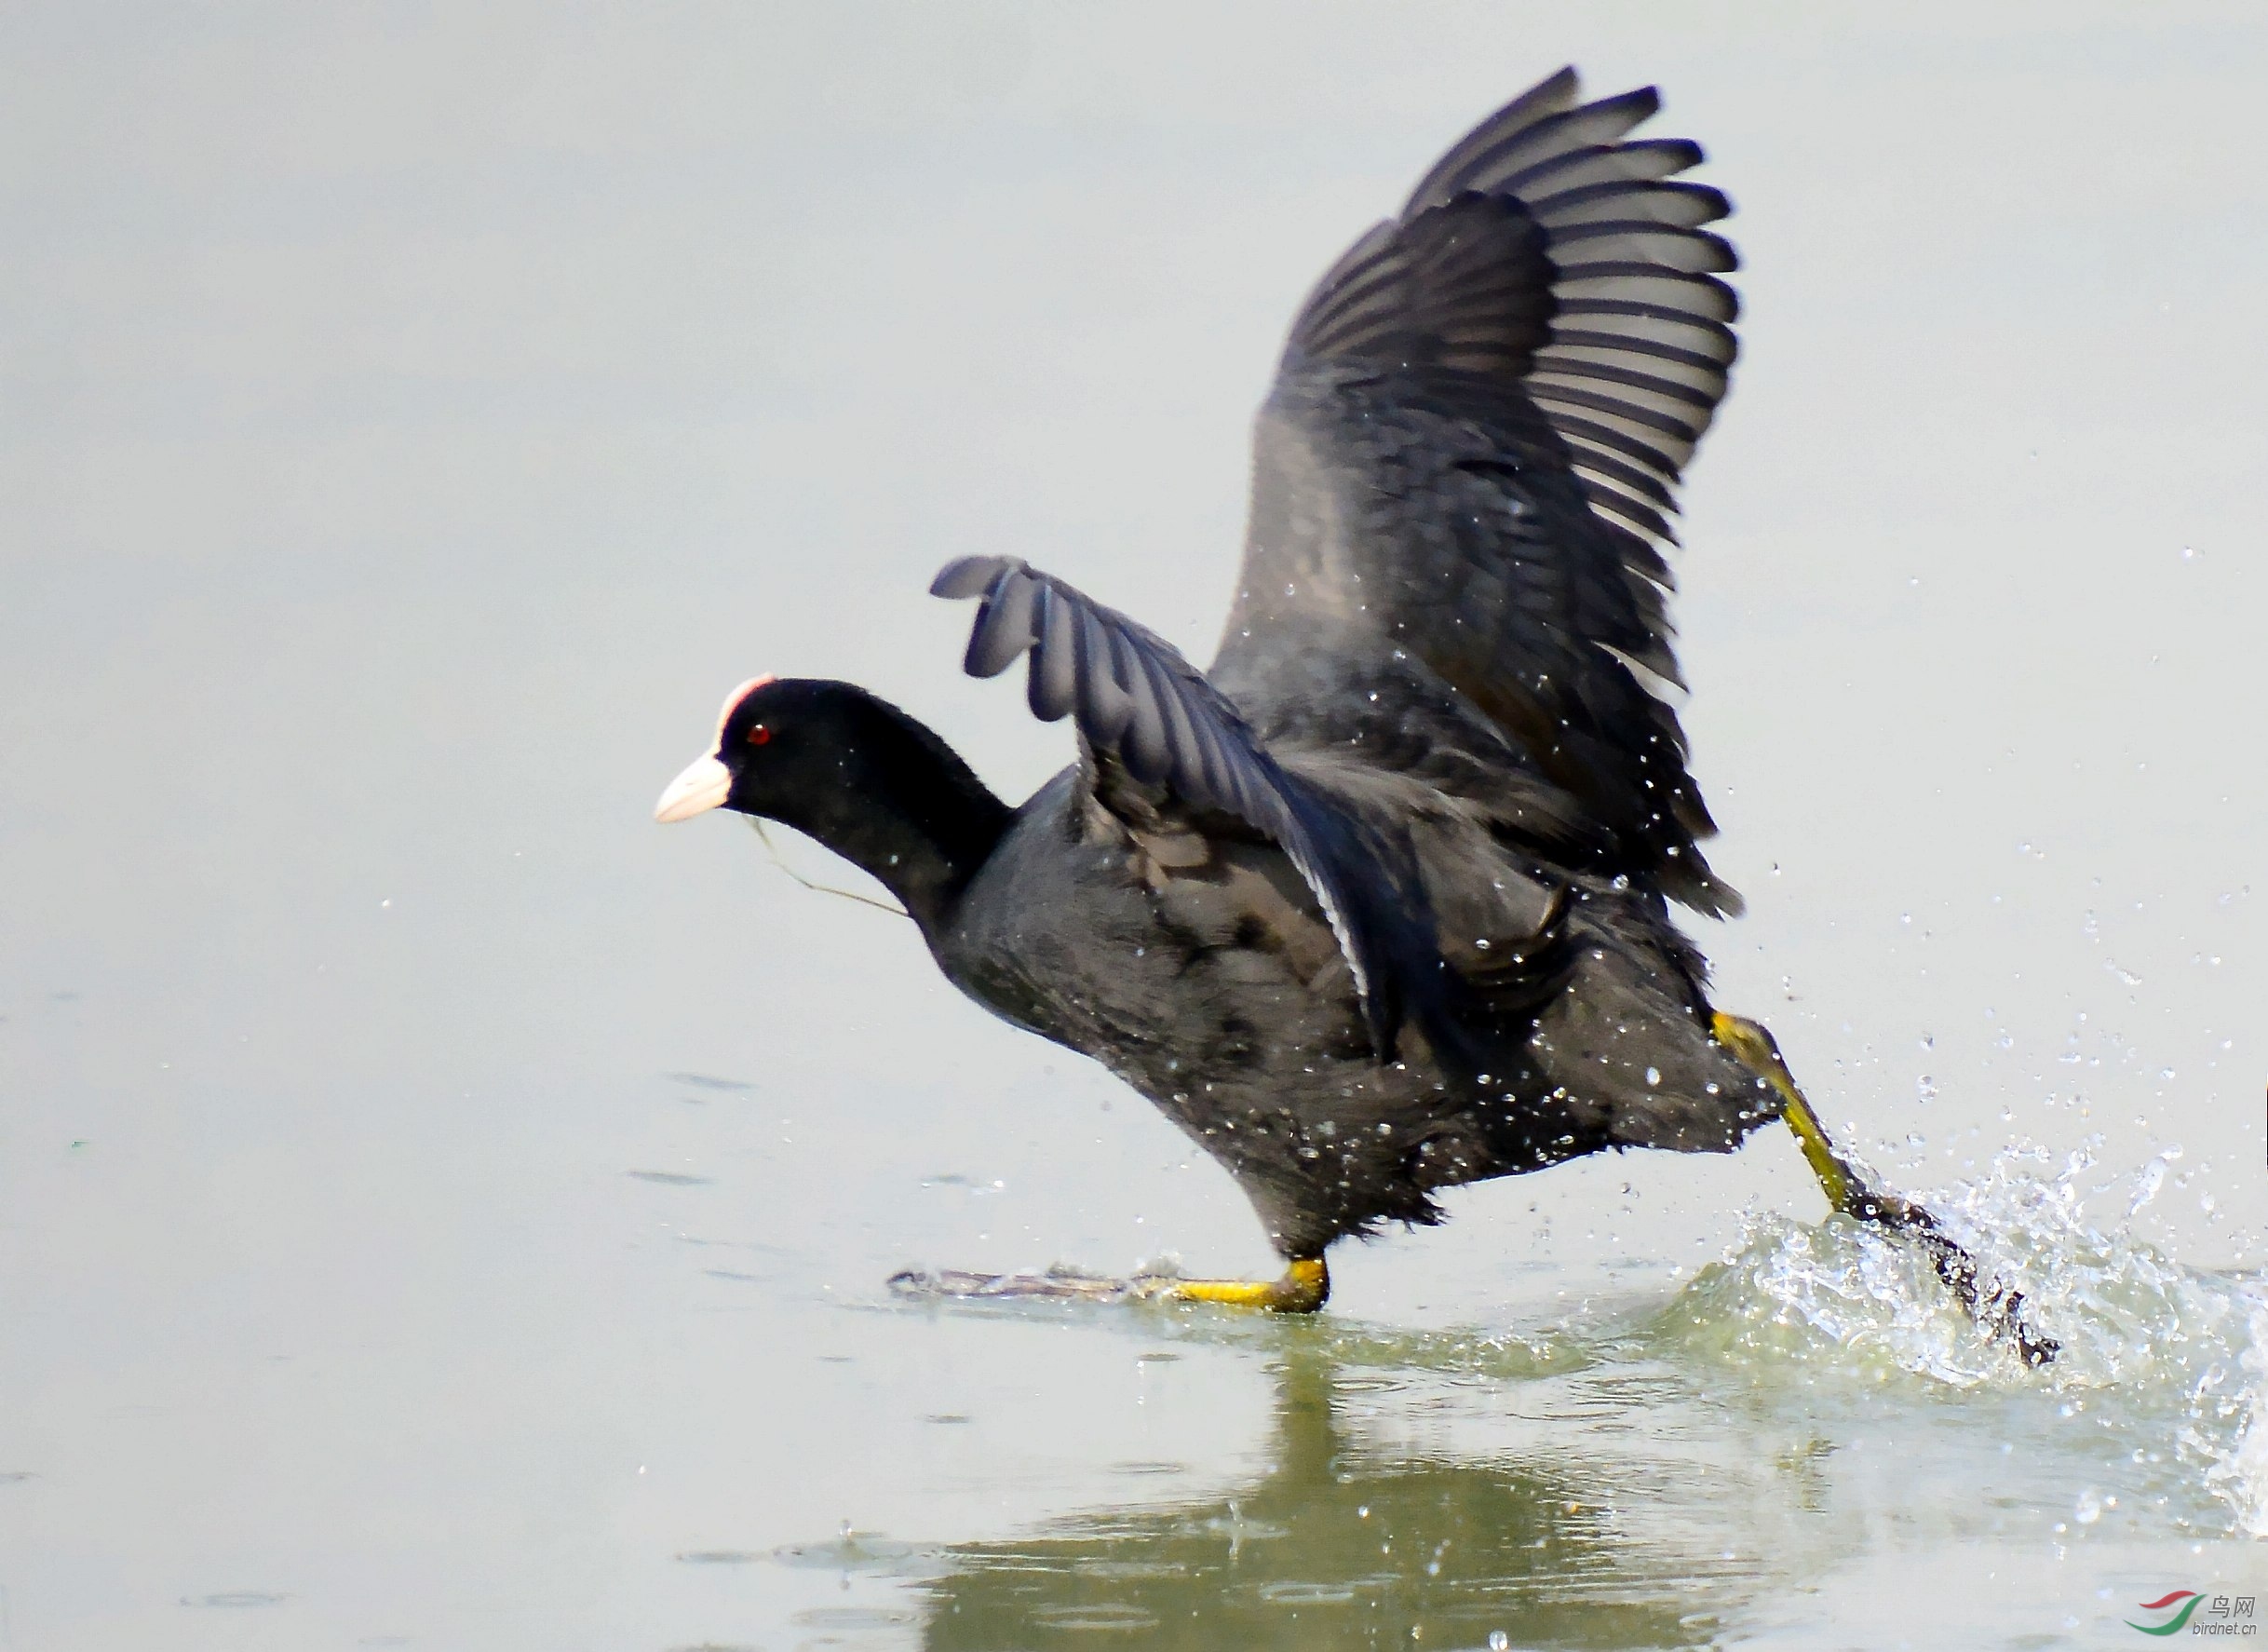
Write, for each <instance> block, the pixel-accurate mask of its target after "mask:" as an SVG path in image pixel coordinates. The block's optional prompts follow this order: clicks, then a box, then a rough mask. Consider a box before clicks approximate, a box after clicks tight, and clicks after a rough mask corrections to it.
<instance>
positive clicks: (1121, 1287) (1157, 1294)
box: [890, 1256, 1330, 1314]
mask: <svg viewBox="0 0 2268 1652" xmlns="http://www.w3.org/2000/svg"><path fill="white" fill-rule="evenodd" d="M890 1289H891V1290H892V1291H894V1292H896V1293H898V1294H899V1295H900V1296H947V1297H953V1298H956V1299H960V1300H964V1301H979V1300H981V1301H997V1300H1001V1299H1003V1298H1033V1297H1036V1298H1043V1299H1049V1298H1051V1299H1054V1300H1058V1301H1071V1302H1103V1303H1118V1302H1209V1303H1216V1304H1219V1305H1222V1306H1223V1307H1256V1308H1262V1309H1264V1310H1266V1311H1268V1312H1270V1313H1279V1314H1311V1313H1314V1312H1315V1311H1316V1309H1317V1308H1319V1307H1322V1306H1323V1304H1324V1303H1325V1302H1326V1301H1328V1300H1329V1299H1330V1270H1329V1269H1327V1268H1326V1267H1325V1266H1323V1258H1322V1257H1320V1256H1303V1257H1301V1258H1299V1259H1298V1260H1296V1261H1294V1262H1293V1263H1292V1264H1291V1265H1290V1266H1289V1267H1287V1268H1286V1269H1285V1270H1284V1275H1283V1278H1281V1279H1277V1280H1185V1279H1182V1278H1181V1277H1180V1276H1179V1275H1176V1274H1137V1275H1135V1276H1134V1277H1133V1278H1132V1279H1128V1280H1120V1279H1112V1278H1110V1277H1108V1276H1107V1275H1101V1274H1089V1273H1080V1272H1078V1271H1076V1270H1075V1269H1072V1268H1064V1267H1051V1268H1049V1269H1048V1270H1047V1271H1046V1273H999V1274H993V1273H965V1272H962V1271H960V1270H959V1269H955V1268H942V1269H939V1270H938V1272H935V1273H925V1272H923V1271H921V1270H920V1269H917V1268H908V1269H907V1270H906V1271H905V1272H903V1273H898V1274H893V1275H891V1276H890Z"/></svg>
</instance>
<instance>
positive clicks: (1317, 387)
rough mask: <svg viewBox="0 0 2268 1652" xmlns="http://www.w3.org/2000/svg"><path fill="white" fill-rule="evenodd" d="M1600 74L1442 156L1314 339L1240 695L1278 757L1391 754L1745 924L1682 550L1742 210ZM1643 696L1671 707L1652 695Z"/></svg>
mask: <svg viewBox="0 0 2268 1652" xmlns="http://www.w3.org/2000/svg"><path fill="white" fill-rule="evenodd" d="M1577 98H1578V91H1577V86H1576V80H1575V75H1574V73H1573V70H1562V71H1561V72H1560V73H1559V74H1556V75H1554V76H1552V77H1551V78H1550V79H1548V80H1546V81H1545V82H1544V83H1543V84H1542V85H1540V86H1537V87H1536V88H1533V89H1532V90H1531V91H1529V92H1527V93H1526V94H1525V95H1523V96H1522V97H1520V98H1519V100H1518V101H1516V102H1513V103H1511V104H1510V105H1508V106H1507V107H1506V108H1505V109H1504V110H1502V111H1500V112H1499V113H1498V114H1496V115H1493V116H1492V117H1491V118H1490V119H1488V120H1487V121H1484V122H1483V123H1482V124H1481V125H1480V126H1479V127H1478V128H1477V129H1475V130H1474V131H1473V132H1472V133H1471V135H1470V136H1468V137H1466V138H1465V140H1464V141H1463V142H1460V143H1459V144H1457V145H1456V147H1455V148H1453V149H1451V151H1450V152H1449V153H1448V154H1447V155H1445V156H1442V158H1441V160H1440V162H1439V163H1438V165H1436V166H1435V168H1434V169H1433V170H1432V171H1431V172H1429V173H1427V174H1426V176H1425V178H1424V181H1423V182H1422V183H1419V185H1418V186H1417V189H1416V190H1415V191H1414V192H1413V193H1412V194H1411V197H1410V200H1409V202H1408V204H1407V205H1406V206H1404V208H1403V209H1402V210H1401V213H1400V214H1399V216H1397V217H1396V218H1393V219H1390V220H1388V221H1387V222H1385V223H1381V224H1379V225H1378V226H1377V227H1376V228H1374V229H1372V230H1371V231H1370V233H1369V234H1367V235H1365V236H1364V237H1362V238H1361V239H1359V240H1357V242H1356V243H1355V245H1354V246H1353V247H1352V248H1351V249H1349V250H1348V251H1347V252H1346V254H1345V256H1343V258H1341V259H1340V261H1339V262H1338V263H1337V264H1335V265H1333V266H1332V268H1331V269H1330V272H1329V273H1328V274H1327V275H1326V276H1325V277H1324V278H1323V280H1322V281H1321V283H1320V284H1319V285H1318V286H1317V287H1316V291H1315V292H1314V293H1313V295H1312V296H1311V297H1310V298H1309V299H1308V301H1307V303H1306V305H1305V306H1304V308H1303V309H1302V311H1301V312H1300V316H1299V318H1298V320H1297V321H1296V322H1295V323H1294V324H1293V327H1292V331H1291V337H1290V341H1289V345H1288V346H1287V348H1286V350H1285V353H1284V358H1283V361H1282V364H1281V366H1280V368H1279V370H1278V374H1277V378H1276V386H1275V388H1274V390H1273V392H1272V393H1271V395H1270V397H1269V399H1268V401H1267V403H1266V405H1265V406H1264V407H1263V408H1262V412H1261V415H1260V419H1259V424H1258V428H1257V431H1256V436H1255V454H1254V484H1253V499H1252V514H1251V524H1250V532H1249V540H1248V543H1247V547H1246V550H1245V561H1244V568H1243V574H1242V577H1241V579H1240V581H1239V591H1238V595H1237V600H1236V603H1235V608H1234V610H1233V612H1232V614H1231V616H1230V618H1229V623H1228V628H1227V631H1226V634H1225V635H1224V637H1223V639H1222V647H1221V651H1220V654H1219V656H1218V657H1217V658H1216V659H1215V661H1214V663H1213V666H1212V668H1211V670H1210V673H1209V674H1210V675H1211V677H1212V679H1213V681H1214V682H1215V683H1217V684H1219V685H1220V687H1221V689H1222V692H1223V693H1225V694H1226V695H1227V696H1228V697H1230V698H1231V699H1233V700H1234V701H1235V704H1236V705H1237V706H1238V707H1239V708H1240V709H1241V710H1242V711H1244V712H1245V713H1246V715H1247V716H1248V718H1249V720H1250V722H1251V724H1253V726H1254V727H1255V729H1256V730H1257V732H1258V734H1259V736H1260V738H1262V740H1263V741H1275V740H1279V739H1285V738H1295V739H1300V740H1304V741H1312V742H1315V743H1317V744H1326V745H1330V746H1334V747H1338V748H1340V749H1347V748H1350V747H1351V748H1354V749H1357V750H1368V751H1369V752H1371V753H1373V755H1374V756H1375V758H1376V760H1378V761H1380V762H1382V763H1383V762H1391V763H1396V764H1398V765H1402V766H1404V767H1405V768H1407V769H1408V770H1409V772H1411V773H1414V774H1418V775H1421V776H1422V777H1423V778H1424V779H1428V780H1429V781H1431V782H1432V783H1435V784H1438V785H1440V786H1442V787H1444V788H1445V789H1447V790H1450V791H1451V792H1456V793H1458V794H1460V795H1465V796H1467V797H1473V798H1477V799H1481V800H1484V801H1490V802H1492V803H1493V804H1494V805H1495V806H1498V809H1499V813H1500V814H1501V816H1502V817H1503V818H1504V819H1505V821H1506V822H1507V830H1508V831H1510V833H1512V834H1513V835H1515V836H1524V837H1525V838H1526V839H1527V841H1530V842H1531V843H1533V844H1535V845H1537V846H1539V847H1542V848H1544V849H1546V850H1547V851H1549V852H1551V853H1552V854H1554V855H1556V856H1557V857H1558V858H1559V860H1561V861H1562V862H1563V863H1567V864H1573V865H1582V866H1586V867H1589V868H1592V869H1596V870H1600V871H1603V872H1607V873H1627V874H1629V875H1631V876H1633V877H1634V878H1639V879H1642V880H1645V881H1647V882H1649V883H1650V884H1651V885H1652V886H1653V887H1658V888H1660V889H1662V890H1663V891H1664V892H1665V893H1667V894H1669V895H1671V896H1674V897H1676V898H1678V899H1680V900H1684V901H1686V902H1687V903H1689V904H1691V905H1694V906H1695V907H1697V908H1699V909H1701V910H1703V911H1708V912H1723V911H1733V910H1737V905H1738V897H1737V896H1736V895H1735V893H1734V892H1733V891H1732V890H1731V889H1729V888H1727V887H1725V886H1723V885H1721V884H1720V883H1718V882H1717V881H1716V879H1715V878H1714V877H1713V875H1712V874H1711V873H1709V871H1708V865H1707V862H1706V861H1705V860H1703V858H1702V855H1701V853H1700V850H1699V848H1698V847H1697V846H1696V840H1697V839H1699V838H1702V837H1706V836H1708V835H1709V834H1710V833H1712V832H1713V831H1714V830H1715V828H1714V826H1713V824H1712V823H1711V821H1710V819H1709V818H1708V810H1707V808H1706V807H1704V806H1703V804H1702V801H1701V795H1700V792H1699V790H1698V788H1697V787H1696V786H1695V785H1694V780H1693V778H1692V776H1691V775H1690V774H1689V773H1688V772H1687V769H1686V765H1685V756H1686V746H1685V738H1684V735H1683V732H1682V731H1681V728H1680V727H1679V724H1678V720H1677V715H1676V713H1675V712H1674V711H1672V710H1671V709H1670V707H1669V706H1668V705H1667V704H1665V703H1664V701H1663V700H1662V699H1661V698H1659V697H1657V696H1656V695H1655V694H1654V693H1653V692H1651V691H1650V688H1649V686H1648V684H1647V683H1646V682H1645V681H1644V677H1645V676H1651V677H1654V678H1656V679H1661V680H1666V681H1667V682H1669V683H1676V682H1677V681H1678V680H1679V679H1678V668H1677V662H1676V658H1675V656H1674V655H1673V653H1672V651H1671V645H1670V639H1671V635H1672V631H1671V627H1670V624H1669V620H1668V616H1667V606H1666V597H1667V591H1668V589H1669V588H1670V586H1671V583H1672V581H1671V575H1670V573H1669V569H1668V566H1667V563H1666V562H1664V561H1663V558H1662V555H1661V552H1660V550H1659V549H1658V548H1657V544H1656V542H1657V541H1669V540H1671V538H1672V535H1671V531H1670V528H1669V524H1668V521H1667V518H1668V515H1669V514H1670V513H1671V512H1673V511H1674V510H1675V508H1676V500H1675V495H1674V493H1673V489H1674V486H1675V484H1676V482H1677V481H1678V478H1679V474H1680V472H1681V469H1682V468H1683V467H1684V465H1685V464H1686V462H1687V461H1688V460H1689V459H1690V458H1691V457H1692V455H1693V452H1694V446H1695V444H1696V443H1697V441H1698V440H1699V439H1700V437H1701V434H1702V432H1703V431H1704V430H1705V429H1706V428H1707V427H1708V423H1709V419H1710V416H1711V414H1712V413H1713V412H1714V410H1715V408H1716V406H1717V403H1718V401H1719V399H1721V397H1722V396H1723V394H1724V392H1725V387H1726V375H1727V372H1728V370H1729V369H1730V367H1731V366H1732V362H1733V359H1734V354H1735V341H1734V336H1733V332H1732V329H1731V326H1730V323H1731V321H1732V320H1733V318H1734V316H1735V309H1736V305H1735V299H1734V296H1733V293H1732V291H1731V290H1730V289H1729V288H1728V287H1726V286H1725V284H1724V283H1723V282H1722V281H1721V280H1719V279H1717V273H1718V272H1721V271H1725V270H1730V269H1732V268H1733V267H1734V266H1735V257H1734V253H1733V250H1732V248H1731V247H1730V246H1729V245H1727V244H1726V242H1725V241H1724V240H1723V239H1721V237H1718V236H1716V235H1713V234H1711V233H1709V232H1708V230H1707V229H1705V228H1704V227H1703V226H1704V225H1706V224H1708V223H1713V222H1714V221H1716V220H1718V219H1721V218H1722V217H1724V216H1725V214H1726V213H1727V212H1728V211H1729V210H1731V209H1730V206H1729V205H1728V203H1727V202H1726V200H1725V198H1724V196H1722V195H1721V194H1720V193H1719V192H1718V191H1716V190H1714V189H1711V188H1708V187H1707V186H1705V185H1701V184H1695V183H1686V182H1683V181H1681V180H1680V179H1679V178H1678V176H1677V174H1679V173H1681V172H1683V171H1685V170H1687V169H1690V168H1691V167H1693V166H1694V165H1695V164H1696V163H1697V162H1698V161H1699V160H1700V158H1701V151H1700V150H1699V149H1698V148H1697V147H1696V146H1695V145H1694V144H1692V143H1688V142H1672V141H1659V140H1656V141H1633V140H1628V139H1627V136H1626V134H1627V133H1628V132H1629V131H1630V130H1631V129H1633V128H1635V127H1636V126H1638V125H1639V124H1640V122H1641V121H1643V120H1644V119H1645V118H1646V117H1647V116H1648V115H1652V114H1653V113H1654V110H1655V108H1656V106H1657V103H1658V100H1657V98H1656V96H1655V94H1654V91H1652V90H1651V89H1647V90H1641V91H1635V92H1629V93H1626V94H1624V95H1623V96H1621V97H1616V98H1609V99H1606V100H1603V101H1601V102H1593V103H1579V102H1577ZM1641 673H1643V675H1641Z"/></svg>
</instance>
